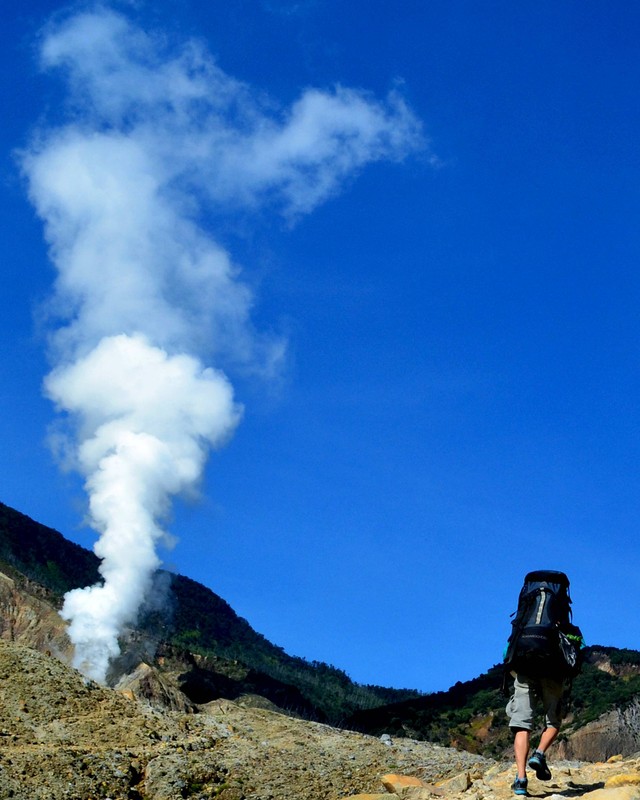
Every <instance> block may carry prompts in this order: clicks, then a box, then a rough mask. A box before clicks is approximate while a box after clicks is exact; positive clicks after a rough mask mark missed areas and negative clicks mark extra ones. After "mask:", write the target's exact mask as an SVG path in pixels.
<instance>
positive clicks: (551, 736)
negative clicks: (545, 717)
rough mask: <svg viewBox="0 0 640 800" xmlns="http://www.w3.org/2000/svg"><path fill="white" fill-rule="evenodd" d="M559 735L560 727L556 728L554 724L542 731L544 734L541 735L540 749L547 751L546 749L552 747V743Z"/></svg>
mask: <svg viewBox="0 0 640 800" xmlns="http://www.w3.org/2000/svg"><path fill="white" fill-rule="evenodd" d="M557 736H558V729H557V728H554V727H553V726H552V725H549V726H548V727H547V728H545V729H544V730H543V731H542V736H541V737H540V744H539V745H538V748H537V749H538V750H539V751H540V752H541V753H546V751H547V750H548V749H549V747H551V745H552V744H553V743H554V742H555V740H556V738H557Z"/></svg>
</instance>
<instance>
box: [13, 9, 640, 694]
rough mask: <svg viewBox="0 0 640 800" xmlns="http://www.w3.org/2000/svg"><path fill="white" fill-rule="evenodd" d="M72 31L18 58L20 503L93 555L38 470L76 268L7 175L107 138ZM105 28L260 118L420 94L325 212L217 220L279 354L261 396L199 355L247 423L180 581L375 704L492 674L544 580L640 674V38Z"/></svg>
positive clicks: (174, 522)
mask: <svg viewBox="0 0 640 800" xmlns="http://www.w3.org/2000/svg"><path fill="white" fill-rule="evenodd" d="M63 8H64V6H61V5H59V4H58V3H53V2H34V3H30V4H29V10H28V11H21V10H17V11H13V12H11V13H10V14H9V15H7V16H6V18H5V25H4V26H3V31H2V33H1V34H0V35H1V36H2V37H3V38H4V41H3V47H2V48H1V50H0V53H1V54H2V55H1V56H0V57H1V58H2V59H3V62H4V63H3V68H2V70H1V72H0V76H1V77H0V92H1V94H2V98H3V106H4V108H5V120H4V124H3V127H2V134H1V136H2V149H1V156H0V158H1V160H0V169H1V171H2V172H1V174H2V183H1V192H2V194H1V196H0V203H1V204H2V212H3V213H2V216H1V218H0V219H1V220H2V222H1V223H0V224H2V229H3V230H2V236H1V237H0V247H2V250H3V252H2V262H3V269H2V273H1V276H2V277H1V279H0V280H1V281H2V283H1V288H2V294H3V297H4V298H5V303H4V313H3V315H2V317H1V318H0V324H1V325H2V354H1V358H0V403H1V407H2V413H1V415H0V432H1V435H0V443H1V444H0V446H1V448H2V449H1V451H0V452H1V457H0V487H1V494H0V499H1V500H2V501H3V502H6V503H7V504H9V505H11V506H14V507H15V508H17V509H19V510H21V511H23V512H24V513H27V514H29V515H30V516H32V517H34V518H36V519H38V520H39V521H40V522H43V523H45V524H48V525H50V526H52V527H55V528H57V529H59V530H61V531H62V532H63V533H64V534H65V535H66V536H68V537H69V538H71V539H73V540H75V541H77V542H79V543H81V544H83V545H85V546H87V547H91V546H92V545H93V542H94V541H95V539H96V535H95V534H94V533H93V532H92V531H91V530H90V529H88V528H87V527H85V526H83V524H82V521H83V517H84V513H85V506H86V499H85V494H84V492H83V489H82V479H81V478H80V477H79V476H78V475H77V474H76V473H73V472H71V473H64V472H63V471H61V470H60V468H59V466H58V464H57V463H56V461H55V459H54V458H53V456H52V455H51V452H50V449H49V448H48V446H47V444H46V437H47V431H48V429H49V427H50V425H51V423H52V422H53V420H54V419H55V418H56V416H57V415H56V412H55V410H54V407H53V404H52V403H51V401H50V400H49V399H47V398H46V397H44V396H43V391H42V383H43V379H44V377H45V375H47V373H48V372H49V371H50V369H51V362H50V361H48V360H47V344H46V337H47V334H48V333H50V331H51V329H52V327H53V323H52V322H50V321H48V322H47V321H43V315H42V313H41V309H42V306H43V303H45V301H46V300H47V298H48V297H50V296H51V294H52V287H53V282H54V276H55V272H54V268H53V266H52V264H51V262H50V260H49V259H48V256H47V246H46V244H45V242H44V238H43V224H42V221H41V220H40V219H38V218H37V216H36V212H35V209H34V204H33V203H32V202H30V201H29V198H28V180H27V178H26V177H25V176H24V175H21V174H20V169H19V166H18V162H17V161H16V150H19V149H20V148H23V149H24V148H25V147H29V146H31V143H32V142H33V141H34V138H33V137H34V136H35V135H36V131H37V132H39V135H40V136H42V135H43V133H42V132H43V131H45V132H47V131H48V132H51V131H55V130H60V129H61V126H64V125H68V124H69V119H71V118H73V119H75V120H77V119H78V118H80V119H83V118H84V117H86V116H87V114H88V112H87V109H86V107H85V106H83V104H82V100H80V101H78V97H76V98H75V100H74V102H75V105H74V106H73V107H72V109H71V110H70V108H69V105H68V101H69V96H70V95H69V89H68V85H67V84H65V81H64V79H63V76H61V74H60V73H59V72H56V71H55V70H49V71H43V70H42V69H41V68H40V67H39V66H38V42H39V41H41V40H40V38H39V37H40V31H41V30H42V27H43V25H45V24H46V23H47V22H48V20H49V19H50V18H51V15H52V14H59V13H60V10H61V9H63ZM86 8H94V7H93V6H76V7H75V10H74V11H67V12H65V13H64V14H63V16H62V19H63V20H68V19H70V18H71V17H73V15H74V14H75V13H80V11H81V10H83V9H86ZM109 8H111V9H113V10H114V11H116V12H118V13H122V14H124V16H125V17H126V18H127V19H128V20H129V22H130V24H131V25H132V26H134V27H135V28H136V29H140V30H146V31H154V32H156V33H162V34H163V35H164V37H165V38H164V43H163V45H162V47H163V48H164V49H163V53H164V58H165V59H166V58H169V57H170V55H171V53H173V52H178V51H180V49H181V48H183V47H184V43H185V42H186V41H188V40H193V39H196V40H198V41H199V42H200V44H201V48H202V50H203V51H206V52H208V54H209V57H211V58H213V59H215V62H216V64H217V66H218V67H219V68H220V69H221V70H222V71H223V72H224V74H225V75H226V76H229V77H230V78H232V79H234V80H235V81H237V82H241V84H242V85H243V86H244V87H248V89H247V91H250V93H251V96H252V97H254V98H259V102H260V108H261V109H263V111H264V113H265V115H266V117H267V118H270V119H281V118H282V117H283V115H285V114H286V110H287V109H289V108H291V107H292V104H295V102H296V101H297V100H298V98H300V97H301V96H302V95H303V93H304V92H305V91H306V90H308V89H309V88H310V87H313V88H315V89H317V90H320V91H322V92H325V93H328V96H334V95H332V94H331V93H333V92H334V91H335V86H336V85H339V86H341V87H345V88H348V89H349V90H354V91H356V90H357V92H358V93H359V94H358V97H361V98H366V101H367V102H369V103H371V104H375V103H378V104H386V103H387V102H388V100H387V98H388V97H389V93H392V94H393V93H395V94H396V95H399V96H400V97H401V98H402V100H403V103H404V104H405V106H404V107H405V108H406V109H407V114H410V115H411V119H412V120H413V121H414V122H415V121H419V123H420V124H421V125H422V130H423V145H422V147H418V146H417V144H416V143H415V142H413V143H411V144H407V143H406V142H405V144H406V147H405V148H404V151H403V152H402V153H399V152H398V151H397V150H396V151H393V152H392V151H391V150H389V151H388V152H386V153H385V154H384V155H383V156H382V157H380V158H374V157H373V156H372V155H371V154H369V156H368V157H367V158H363V160H362V162H361V163H358V164H353V165H352V166H351V167H350V169H349V170H348V171H346V172H345V174H344V175H342V174H341V175H339V176H338V177H337V178H336V179H335V180H336V182H335V185H334V186H333V189H332V191H331V192H330V193H328V195H327V196H326V197H323V198H322V199H321V200H317V201H314V202H313V203H312V206H313V207H311V208H308V209H303V208H302V204H303V201H302V200H301V199H300V196H297V201H298V206H297V207H296V209H295V210H294V211H293V212H292V211H291V208H289V212H287V213H283V203H284V200H282V198H281V200H280V204H278V202H277V201H276V200H273V201H270V200H269V199H268V198H267V200H261V201H260V202H259V203H258V202H254V203H253V204H250V203H245V204H244V205H242V204H241V203H240V202H239V201H238V198H237V197H236V196H235V195H233V193H232V192H231V190H229V192H230V193H229V195H228V196H225V198H226V199H225V198H221V197H220V196H216V197H215V198H214V201H211V202H209V203H207V202H203V204H202V205H201V207H199V208H198V210H197V214H196V215H195V216H197V224H198V225H199V226H200V229H201V230H202V231H203V232H204V233H206V234H207V235H209V236H211V237H212V238H213V239H214V240H215V242H217V243H218V244H219V245H220V246H222V247H223V248H224V249H225V251H226V252H227V253H228V254H229V255H230V257H231V259H232V261H233V263H234V264H235V265H236V266H237V267H238V268H239V269H240V270H241V272H240V277H239V279H240V280H241V281H242V283H243V285H244V286H247V287H250V288H251V291H252V296H253V300H252V307H251V320H252V322H251V330H252V331H253V333H254V334H255V337H256V341H262V342H263V343H264V342H265V341H272V342H273V341H277V342H279V343H281V344H282V343H286V357H285V358H284V359H283V361H282V364H281V365H280V368H279V371H278V373H277V374H276V375H271V376H269V377H265V376H264V375H259V374H258V372H259V370H257V369H250V368H248V367H247V364H246V363H245V364H244V366H243V365H239V364H238V363H235V362H234V360H233V358H231V357H230V356H229V354H228V353H227V355H226V360H225V356H224V354H223V355H222V356H220V357H216V356H210V357H209V360H208V361H207V359H206V358H205V363H206V364H210V365H213V366H216V367H220V368H222V369H224V371H225V374H226V375H227V376H228V378H229V380H230V382H231V384H232V385H233V387H234V392H235V397H236V400H237V401H238V402H239V403H241V404H242V406H243V409H244V410H243V417H242V420H241V421H240V423H239V424H238V425H237V428H236V429H235V433H234V434H233V435H232V436H231V437H230V438H229V439H228V441H227V442H226V444H225V445H224V446H223V447H221V448H220V449H216V450H215V452H213V453H212V454H211V456H210V458H209V461H208V464H207V467H206V471H205V474H204V478H203V480H202V483H201V486H200V499H199V500H197V501H195V500H190V501H188V502H185V501H183V500H181V499H178V500H177V501H176V502H175V504H174V506H173V516H172V519H171V520H170V522H169V523H168V528H169V530H170V532H171V533H172V534H173V535H174V536H175V537H177V539H178V542H177V544H176V545H175V547H174V548H173V549H171V550H166V549H162V551H161V556H162V558H163V560H164V563H165V564H166V565H168V566H169V567H170V568H172V569H174V570H176V571H178V572H180V573H182V574H185V575H188V576H190V577H192V578H195V579H196V580H199V581H201V582H202V583H204V584H206V585H207V586H209V587H211V588H212V589H213V590H214V591H216V592H217V593H218V594H220V595H221V596H222V597H224V598H225V599H226V600H227V601H228V602H229V603H231V605H232V607H233V608H234V609H235V610H236V611H237V612H238V613H239V614H241V615H242V616H244V617H245V618H246V619H248V620H249V622H250V623H251V624H252V625H253V626H254V627H255V628H256V629H257V630H258V631H260V632H261V633H263V634H265V635H266V636H267V637H268V638H269V639H270V640H271V641H273V642H275V643H276V644H278V645H281V646H282V647H284V649H285V650H286V651H287V652H289V653H291V654H294V655H300V656H304V657H306V658H308V659H317V660H321V661H326V662H328V663H331V664H334V665H335V666H338V667H340V668H342V669H344V670H345V671H346V672H347V673H348V674H349V675H350V676H351V677H353V678H354V679H355V680H357V681H360V682H364V683H377V684H382V685H392V686H397V687H412V688H419V689H422V690H436V689H443V688H446V687H448V686H449V685H451V684H452V683H454V682H455V681H457V680H464V679H467V678H471V677H474V676H475V675H477V674H478V673H480V672H481V671H483V670H485V669H486V668H488V667H489V666H490V665H491V664H493V663H495V662H496V661H498V660H499V659H500V656H501V652H502V648H503V644H504V640H505V638H506V636H507V635H508V629H509V614H510V613H511V611H512V610H514V607H515V602H516V598H517V592H518V590H519V587H520V585H521V582H522V578H523V576H524V573H525V572H527V571H528V570H530V569H538V568H545V567H549V568H555V569H563V570H565V571H566V572H567V573H568V574H569V577H570V579H571V581H572V589H573V597H574V605H575V612H576V613H575V618H576V621H577V622H578V624H580V625H581V627H582V628H583V630H584V632H585V635H586V638H587V640H588V641H589V642H590V643H600V644H609V645H615V646H619V647H625V646H626V647H635V648H640V633H639V632H638V627H637V623H636V617H637V613H636V606H637V602H638V596H639V593H640V577H639V575H638V570H637V559H638V551H639V545H638V536H637V521H638V519H639V517H640V502H639V499H638V498H639V491H638V489H639V482H640V470H639V464H640V460H639V457H640V438H639V435H638V402H637V400H638V395H639V391H640V337H639V328H638V322H637V316H638V315H637V309H638V308H639V307H640V296H639V295H640V280H639V274H640V273H639V270H638V263H639V259H640V241H639V238H638V233H637V231H638V225H637V219H638V217H639V214H640V175H639V166H640V165H639V159H638V150H637V140H638V133H639V132H640V114H639V111H638V109H639V105H638V102H637V86H638V85H639V78H640V74H639V73H640V57H639V56H638V53H637V47H636V41H637V37H638V34H639V33H640V10H638V9H635V8H633V7H632V6H631V5H629V4H625V5H623V6H620V7H616V8H612V7H610V6H607V5H606V4H605V3H603V2H593V3H589V4H586V5H585V4H584V3H577V2H566V3H562V4H557V3H551V2H542V3H535V4H533V3H521V4H513V3H507V2H487V3H474V2H471V1H470V0H467V1H465V2H463V1H462V0H453V2H452V1H451V0H448V2H431V3H418V2H407V3H403V4H397V3H390V2H380V1H378V2H374V3H367V4H364V3H362V2H359V0H356V1H355V2H352V3H350V4H348V6H346V7H345V5H344V4H338V3H337V2H325V1H323V0H309V1H308V2H304V1H302V2H284V0H283V1H282V2H278V1H277V0H270V1H268V0H255V1H254V2H241V1H240V0H227V2H225V3H202V2H196V1H195V0H181V2H179V3H178V2H173V1H172V0H161V1H160V2H155V3H153V4H151V3H145V2H140V3H135V4H131V5H129V4H126V3H120V4H116V5H112V6H109ZM59 19H60V18H59ZM58 24H61V23H58ZM363 93H364V94H363ZM256 102H258V101H256ZM265 109H266V110H265ZM229 113H231V112H229ZM389 113H391V112H389ZM100 124H101V125H105V124H106V123H104V121H103V122H102V123H100ZM398 124H399V123H398ZM334 157H335V158H338V157H339V153H338V154H334ZM212 170H213V172H212V174H213V177H212V178H211V181H212V182H213V183H214V184H215V185H216V186H218V185H220V181H219V175H220V173H219V172H218V173H216V172H215V165H214V167H212ZM216 181H218V183H216ZM308 188H309V187H307V189H308ZM203 191H204V189H203ZM274 191H275V190H274ZM113 332H114V333H115V332H116V331H113ZM254 366H255V365H254Z"/></svg>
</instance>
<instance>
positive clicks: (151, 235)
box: [22, 7, 423, 682]
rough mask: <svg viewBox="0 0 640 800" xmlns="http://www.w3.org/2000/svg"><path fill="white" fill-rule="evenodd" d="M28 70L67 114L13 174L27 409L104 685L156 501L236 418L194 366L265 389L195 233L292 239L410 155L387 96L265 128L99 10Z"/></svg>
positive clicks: (241, 302) (225, 386) (209, 67)
mask: <svg viewBox="0 0 640 800" xmlns="http://www.w3.org/2000/svg"><path fill="white" fill-rule="evenodd" d="M41 56H42V62H43V65H44V67H45V68H47V69H52V68H56V69H58V70H59V71H61V72H62V74H63V76H64V78H65V79H66V81H67V84H68V87H69V98H70V102H69V104H68V107H67V112H66V117H65V122H64V123H63V124H60V125H58V126H57V127H54V126H52V127H49V128H45V129H42V130H40V131H39V133H38V136H37V137H35V139H34V142H33V143H32V145H31V147H30V148H29V149H27V150H26V151H25V152H24V153H23V154H22V166H23V169H24V172H25V175H26V176H27V179H28V184H29V193H30V198H31V200H32V202H33V203H34V205H35V207H36V209H37V212H38V214H39V215H40V216H41V218H42V219H43V220H44V223H45V232H46V237H47V240H48V242H49V245H50V255H51V259H52V261H53V263H54V264H55V266H56V269H57V280H56V285H55V294H54V298H53V301H52V308H53V310H54V312H55V314H56V315H57V318H58V320H59V321H60V326H59V328H58V329H57V330H56V331H55V332H54V333H53V335H52V357H53V359H54V368H53V370H52V372H51V374H50V375H49V376H48V377H47V378H46V380H45V391H46V393H47V395H48V396H49V397H50V398H51V399H52V400H53V401H54V402H55V403H56V405H57V407H58V409H59V410H60V411H61V412H62V413H63V415H64V418H65V420H66V421H67V423H68V425H69V428H68V430H69V433H68V440H67V450H68V452H70V453H71V456H72V459H73V464H74V466H75V468H76V469H77V470H78V471H79V472H80V473H81V474H82V475H83V476H84V478H85V486H86V490H87V492H88V495H89V515H90V516H89V518H90V522H91V524H92V526H93V527H94V528H95V530H96V531H97V532H98V533H99V539H98V541H97V543H96V545H95V552H96V554H97V555H98V556H99V557H100V559H101V566H100V572H101V575H102V578H103V582H102V583H100V584H97V585H96V586H92V587H87V588H85V589H77V590H74V591H72V592H70V593H68V594H67V596H66V598H65V603H64V607H63V615H64V616H65V618H66V619H67V620H69V622H70V627H69V631H70V635H71V638H72V641H73V642H74V645H75V662H74V663H75V664H76V666H78V667H79V668H80V669H81V670H82V671H83V672H84V673H85V674H86V675H88V676H89V677H91V678H94V679H95V680H98V681H101V682H104V680H105V676H106V672H107V668H108V664H109V660H110V659H111V658H113V657H114V656H116V655H117V654H118V652H119V649H118V635H119V633H120V632H121V631H122V629H123V626H124V625H126V624H127V623H130V622H133V621H135V618H136V614H137V612H138V609H139V608H140V605H141V603H142V601H143V600H144V597H145V593H146V592H147V591H148V589H149V587H150V584H151V580H152V576H153V573H154V571H155V570H156V569H157V567H158V565H159V558H158V555H157V552H156V545H157V544H158V542H159V541H162V540H163V539H165V540H166V538H167V534H165V532H164V531H163V529H162V527H160V523H161V521H162V520H163V518H164V516H165V515H166V513H167V512H168V509H169V504H170V500H171V498H172V497H173V496H174V495H177V494H180V493H184V492H188V491H189V490H190V489H191V488H192V487H193V486H194V485H195V484H197V482H198V481H199V479H200V478H201V475H202V472H203V469H204V465H205V462H206V458H207V454H208V451H209V450H210V449H211V448H215V447H219V446H221V445H222V444H224V443H225V441H226V440H227V438H228V437H229V436H230V435H231V434H232V432H233V430H234V427H235V426H236V424H237V423H238V420H239V417H240V413H241V411H240V408H239V406H238V404H237V403H236V402H235V401H234V398H233V391H232V388H231V386H230V384H229V381H228V380H227V378H226V377H225V375H224V374H223V373H222V372H221V371H220V370H219V369H212V368H210V367H205V366H204V362H205V361H208V362H209V363H220V362H221V361H223V362H225V363H234V362H235V363H236V364H237V363H242V364H244V365H245V366H248V367H252V368H253V369H256V370H259V371H261V372H262V373H263V374H265V375H269V374H270V373H272V372H273V371H275V370H276V369H277V365H278V363H279V361H280V360H281V358H282V355H283V344H282V342H280V341H277V340H269V339H268V338H266V337H263V336H262V337H261V336H258V335H257V334H256V332H255V331H254V330H253V328H252V326H251V322H250V307H251V302H252V298H251V294H250V292H249V290H248V289H247V287H246V286H245V285H244V284H243V283H242V282H241V281H240V280H239V276H238V272H237V269H236V268H235V267H234V266H233V264H232V263H231V260H230V258H229V256H228V254H227V253H226V252H225V250H224V249H223V248H222V247H221V246H220V245H219V244H218V243H217V242H216V241H215V239H214V238H213V237H212V235H211V231H210V230H209V228H210V227H211V225H213V220H215V219H216V218H219V216H220V215H222V214H229V213H237V212H238V211H241V210H244V211H247V210H249V211H251V210H252V209H255V208H257V207H259V206H265V205H268V206H271V207H273V208H275V209H276V210H278V211H279V212H280V213H282V214H283V215H284V216H285V217H286V218H288V219H289V220H291V219H295V218H297V217H298V216H299V215H301V214H303V213H306V212H309V211H310V210H312V209H313V208H314V207H315V206H317V205H318V204H319V203H321V202H323V201H324V200H326V199H327V198H329V197H330V196H331V195H332V194H334V193H336V192H337V191H339V190H340V188H341V186H342V185H343V184H344V181H345V180H346V179H348V178H349V177H350V176H352V175H353V174H354V172H356V171H357V170H358V169H359V168H360V167H362V166H363V165H365V164H366V163H368V162H371V161H375V160H379V159H396V160H397V159H401V158H403V157H404V156H405V155H407V154H408V153H410V152H411V151H413V150H415V149H416V148H418V147H421V146H422V144H423V143H422V138H421V131H420V124H419V122H418V121H417V120H416V118H415V117H414V116H413V114H412V113H411V112H410V111H409V109H408V108H407V107H406V106H405V105H404V103H403V102H402V100H401V99H400V98H399V97H398V96H396V95H390V96H389V97H388V98H387V99H386V100H385V101H384V102H381V101H377V100H375V99H373V98H371V97H369V96H368V95H365V94H364V93H362V92H357V91H354V90H351V89H345V88H336V89H334V90H332V91H318V90H308V91H306V92H305V93H303V94H302V96H301V97H300V99H299V100H298V101H297V102H296V103H294V104H293V106H292V107H291V108H290V109H289V110H288V111H286V112H282V113H275V112H273V111H272V110H268V109H265V108H264V107H263V104H261V102H260V101H258V100H257V99H256V96H255V94H254V93H253V92H252V91H251V90H250V88H249V87H247V86H246V85H244V84H242V83H240V82H238V81H236V80H234V79H232V78H230V77H229V76H227V75H226V74H225V73H224V72H223V71H222V70H220V69H219V68H218V67H217V66H216V65H215V63H214V62H213V61H212V59H211V58H210V56H208V55H207V53H206V52H205V51H204V49H203V48H202V47H201V46H200V45H198V44H197V43H194V42H189V43H187V44H186V45H184V46H183V47H182V48H181V50H180V51H179V52H169V51H168V50H167V49H166V46H165V45H164V44H163V43H162V42H161V40H160V39H159V38H158V37H154V36H153V35H150V34H148V33H147V32H145V31H143V30H141V29H140V28H138V27H136V26H135V25H134V24H133V23H132V22H131V21H130V20H128V19H127V18H126V17H124V16H122V15H120V14H118V13H115V12H114V11H111V10H108V9H105V8H104V7H98V8H96V10H94V11H90V12H83V13H79V14H74V15H72V16H70V17H68V18H67V19H66V20H65V21H64V22H62V23H59V24H58V25H57V26H55V27H52V28H50V29H49V30H48V31H47V32H46V35H45V37H44V39H43V43H42V49H41ZM205 212H207V213H208V214H209V220H210V223H209V224H205V223H203V221H202V220H203V215H204V214H205ZM205 219H206V218H205Z"/></svg>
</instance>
